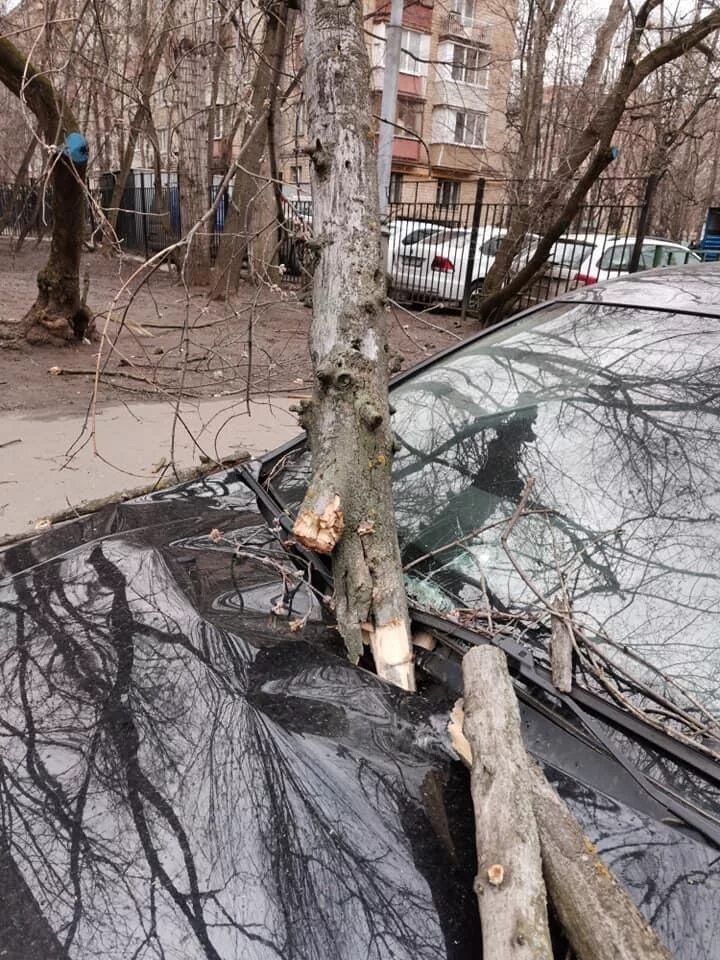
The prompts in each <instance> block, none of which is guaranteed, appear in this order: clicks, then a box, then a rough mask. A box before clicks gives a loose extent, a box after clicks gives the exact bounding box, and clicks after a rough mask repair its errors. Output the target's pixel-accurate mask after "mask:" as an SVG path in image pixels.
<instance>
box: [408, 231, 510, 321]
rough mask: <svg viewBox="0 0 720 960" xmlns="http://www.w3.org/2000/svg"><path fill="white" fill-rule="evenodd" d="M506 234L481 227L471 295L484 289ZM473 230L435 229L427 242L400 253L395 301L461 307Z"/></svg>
mask: <svg viewBox="0 0 720 960" xmlns="http://www.w3.org/2000/svg"><path fill="white" fill-rule="evenodd" d="M505 232H506V231H505V230H504V229H503V228H499V227H492V226H490V227H488V226H485V227H480V228H479V229H478V231H477V241H476V245H475V257H474V261H473V269H472V286H471V294H472V293H474V292H476V291H478V290H479V289H480V288H481V287H482V281H483V280H484V279H485V277H486V275H487V272H488V270H489V269H490V267H491V266H492V263H493V261H494V259H495V254H496V253H497V251H498V247H499V246H500V242H501V240H502V238H503V237H504V236H505ZM471 238H472V230H470V229H468V228H462V229H439V230H438V229H436V231H435V232H434V233H432V234H430V235H429V236H428V237H426V238H425V239H423V240H421V241H420V242H418V243H414V244H410V245H408V246H406V247H405V248H404V249H402V250H398V253H397V255H396V256H395V259H394V261H393V265H392V270H391V273H392V281H393V292H394V295H395V296H396V297H399V298H401V299H407V300H422V301H426V302H432V303H444V304H458V303H461V302H462V299H463V295H464V292H465V279H466V275H467V270H468V265H469V259H470V248H471Z"/></svg>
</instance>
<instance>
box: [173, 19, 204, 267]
mask: <svg viewBox="0 0 720 960" xmlns="http://www.w3.org/2000/svg"><path fill="white" fill-rule="evenodd" d="M178 6H179V10H180V17H181V25H180V26H179V27H178V31H177V32H178V33H179V34H180V36H179V37H178V39H177V40H176V41H175V43H174V45H173V54H174V59H175V64H174V68H173V87H174V90H175V96H176V102H177V107H178V112H179V116H180V120H179V122H178V124H177V131H178V148H179V149H178V192H179V196H180V223H181V229H182V235H183V236H186V235H187V234H188V232H189V231H190V230H191V229H192V227H193V226H194V225H195V224H196V223H197V222H198V221H199V220H201V219H202V217H203V214H204V213H205V212H206V211H207V209H208V208H209V206H210V203H211V198H210V183H209V181H208V169H207V145H208V109H207V105H206V103H205V93H206V90H207V87H208V78H209V74H210V57H209V48H208V38H207V37H206V36H205V26H204V21H203V20H202V19H200V20H198V19H197V18H198V16H201V14H200V8H198V7H197V6H196V5H195V4H194V3H190V2H185V0H183V2H182V3H180V4H179V5H178ZM181 271H182V276H183V279H184V282H185V283H187V284H188V285H189V286H207V285H208V284H209V283H210V277H211V264H210V236H209V234H208V233H206V232H205V231H198V233H196V234H195V235H194V236H193V238H192V240H191V241H190V243H189V244H188V246H187V248H186V250H185V254H184V258H183V262H182V267H181Z"/></svg>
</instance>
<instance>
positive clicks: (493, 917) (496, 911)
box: [463, 646, 553, 960]
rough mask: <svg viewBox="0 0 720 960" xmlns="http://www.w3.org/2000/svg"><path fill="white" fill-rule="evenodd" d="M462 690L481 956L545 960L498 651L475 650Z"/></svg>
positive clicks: (526, 792)
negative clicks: (469, 762)
mask: <svg viewBox="0 0 720 960" xmlns="http://www.w3.org/2000/svg"><path fill="white" fill-rule="evenodd" d="M463 684H464V691H465V723H464V731H465V735H466V737H467V739H468V740H469V742H470V746H471V748H472V757H473V765H472V774H471V790H472V797H473V806H474V808H475V833H476V844H477V858H478V873H477V877H476V879H475V890H476V893H477V897H478V904H479V906H480V921H481V926H482V938H483V957H492V960H552V958H553V952H552V947H551V945H550V930H549V927H548V918H547V904H546V894H545V883H544V881H543V875H542V864H541V862H540V841H539V839H538V831H537V826H536V823H535V817H534V815H533V809H532V799H531V793H530V776H529V769H528V760H527V755H526V753H525V747H524V746H523V742H522V736H521V733H520V711H519V710H518V704H517V699H516V697H515V692H514V690H513V688H512V683H511V682H510V677H509V675H508V672H507V666H506V664H505V655H504V654H503V653H502V651H501V650H498V649H497V648H496V647H491V646H481V647H475V649H473V650H471V651H470V652H469V653H467V654H466V655H465V657H464V658H463Z"/></svg>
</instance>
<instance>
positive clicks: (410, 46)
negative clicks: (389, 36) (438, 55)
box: [400, 30, 425, 77]
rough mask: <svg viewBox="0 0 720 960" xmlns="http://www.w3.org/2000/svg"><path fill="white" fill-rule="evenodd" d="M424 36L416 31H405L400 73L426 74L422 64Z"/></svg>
mask: <svg viewBox="0 0 720 960" xmlns="http://www.w3.org/2000/svg"><path fill="white" fill-rule="evenodd" d="M422 41H423V35H422V34H421V33H416V32H415V31H414V30H403V31H402V39H401V40H400V73H412V74H414V75H415V76H416V77H419V76H420V75H421V74H424V73H425V71H424V69H423V63H422V59H421V58H422Z"/></svg>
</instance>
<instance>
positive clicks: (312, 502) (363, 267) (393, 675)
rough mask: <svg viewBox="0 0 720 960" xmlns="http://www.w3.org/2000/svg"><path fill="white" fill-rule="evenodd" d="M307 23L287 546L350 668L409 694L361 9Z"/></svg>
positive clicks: (311, 13)
mask: <svg viewBox="0 0 720 960" xmlns="http://www.w3.org/2000/svg"><path fill="white" fill-rule="evenodd" d="M303 17H304V24H305V63H306V65H307V67H306V73H305V77H304V89H305V99H306V103H307V111H308V125H309V142H310V143H311V144H312V152H311V154H310V156H311V163H312V178H313V198H314V206H313V217H314V220H313V226H314V231H315V236H316V237H317V238H319V244H320V254H319V259H318V265H317V268H316V271H315V278H314V292H313V318H312V324H311V330H310V351H311V356H312V360H313V372H314V387H313V399H312V401H311V403H310V404H309V405H308V406H306V407H305V408H304V410H303V414H302V422H303V425H304V426H305V427H306V428H307V430H308V433H309V439H310V447H311V450H312V457H313V478H312V480H311V482H310V485H309V487H308V491H307V494H306V495H305V499H304V501H303V503H302V506H301V507H300V511H299V513H298V517H297V520H296V522H295V528H294V532H295V536H296V537H297V538H298V540H299V541H300V542H301V543H303V544H305V545H306V546H308V547H310V548H311V549H314V550H319V551H321V552H322V553H328V554H330V553H331V554H332V560H333V575H334V581H335V610H336V615H337V622H338V626H339V628H340V632H341V633H342V636H343V638H344V640H345V644H346V646H347V648H348V652H349V654H350V657H351V658H352V659H353V660H357V659H358V657H359V656H360V653H361V652H362V645H363V640H365V642H369V643H370V645H371V648H372V652H373V655H374V657H375V664H376V667H377V670H378V673H379V674H380V675H381V676H383V677H385V678H386V679H388V680H390V681H392V682H393V683H396V684H398V685H399V686H402V687H405V688H406V689H413V688H414V671H413V663H412V650H411V643H410V630H409V622H408V613H407V600H406V597H405V589H404V583H403V575H402V566H401V562H400V551H399V548H398V541H397V533H396V531H395V521H394V516H393V505H392V494H391V485H390V465H391V460H392V443H393V438H392V430H391V427H390V413H389V407H388V344H387V326H386V324H387V321H386V314H385V305H384V276H383V271H382V269H381V263H380V233H379V218H378V209H379V208H378V192H377V180H376V167H375V158H374V156H373V147H372V135H371V134H372V131H371V125H370V124H371V120H370V117H371V110H370V102H369V100H370V97H369V87H370V67H369V62H368V54H367V50H366V47H365V38H364V33H363V27H362V4H361V0H352V2H351V3H348V2H347V0H305V3H304V5H303Z"/></svg>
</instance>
